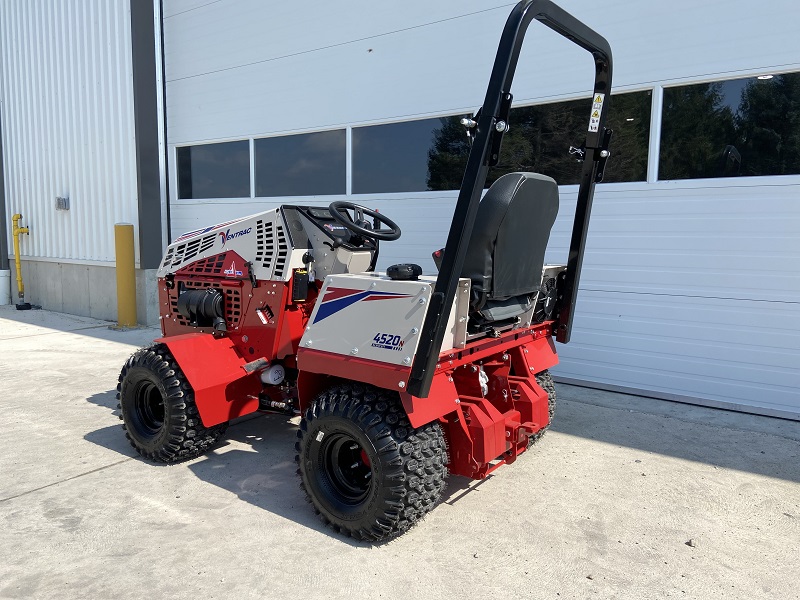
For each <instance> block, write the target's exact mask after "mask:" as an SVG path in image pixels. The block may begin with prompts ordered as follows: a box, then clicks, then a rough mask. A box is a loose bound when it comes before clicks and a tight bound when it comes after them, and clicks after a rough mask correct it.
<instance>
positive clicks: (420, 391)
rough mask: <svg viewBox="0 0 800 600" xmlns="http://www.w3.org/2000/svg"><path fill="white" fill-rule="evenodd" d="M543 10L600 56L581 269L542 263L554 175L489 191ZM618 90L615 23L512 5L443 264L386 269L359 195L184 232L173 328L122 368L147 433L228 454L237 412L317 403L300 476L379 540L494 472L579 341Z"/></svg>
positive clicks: (545, 403) (307, 412)
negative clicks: (519, 73)
mask: <svg viewBox="0 0 800 600" xmlns="http://www.w3.org/2000/svg"><path fill="white" fill-rule="evenodd" d="M534 19H536V20H538V21H541V22H542V23H544V24H545V25H547V26H548V27H550V28H551V29H553V30H555V31H556V32H558V33H560V34H561V35H563V36H565V37H566V38H568V39H569V40H571V41H573V42H574V43H576V44H577V45H579V46H580V47H582V48H584V49H586V50H587V51H589V52H590V53H591V55H592V57H593V58H594V65H595V82H594V91H593V95H592V108H591V113H590V114H587V115H586V117H587V120H586V139H585V143H584V145H583V146H582V147H581V148H580V149H572V151H573V153H575V154H576V155H577V156H578V157H579V158H580V159H582V160H583V168H582V175H581V180H580V188H579V191H578V197H577V204H576V212H575V220H574V226H573V231H572V238H571V242H570V247H569V255H568V257H567V261H566V265H545V264H544V255H545V247H546V246H547V243H548V237H549V235H550V229H551V226H552V225H553V222H554V220H555V218H556V214H557V212H558V204H559V191H558V187H557V185H556V182H555V181H554V180H553V179H551V178H549V177H547V176H545V175H539V174H536V173H510V174H507V175H504V176H502V177H500V178H499V179H497V180H496V181H495V182H494V183H493V184H492V185H491V187H490V188H489V189H488V191H486V193H485V195H484V194H483V189H484V183H485V181H486V179H487V172H488V170H489V168H490V167H491V166H493V165H495V164H497V162H498V157H499V155H500V144H501V141H502V139H503V135H504V133H505V132H507V131H508V130H509V126H510V125H509V113H510V109H511V100H512V96H511V93H510V90H511V82H512V79H513V76H514V72H515V69H516V66H517V59H518V57H519V54H520V47H521V45H522V40H523V37H524V35H525V31H526V30H527V28H528V25H529V23H530V22H531V21H532V20H534ZM610 92H611V50H610V48H609V45H608V43H607V42H606V40H605V39H604V38H603V37H601V36H600V35H598V34H597V33H595V32H594V31H592V30H591V29H589V28H588V27H587V26H585V25H584V24H582V23H581V22H579V21H578V20H577V19H575V18H574V17H573V16H571V15H570V14H568V13H566V12H565V11H563V10H562V9H560V8H559V7H557V6H556V5H554V4H553V3H551V2H549V1H547V0H525V1H523V2H520V3H519V4H518V5H517V6H516V7H515V8H514V9H513V11H512V12H511V15H510V17H509V18H508V21H507V23H506V25H505V29H504V31H503V33H502V37H501V40H500V45H499V49H498V52H497V56H496V58H495V62H494V67H493V70H492V73H491V78H490V81H489V86H488V90H487V93H486V98H485V100H484V103H483V105H482V107H481V108H480V110H479V111H478V112H477V113H476V114H475V115H474V117H473V118H465V119H464V120H463V121H462V123H463V124H464V126H465V128H466V132H467V135H468V136H469V137H470V139H471V140H472V148H471V153H470V155H469V159H468V162H467V166H466V170H465V173H464V177H463V182H462V185H461V189H460V193H459V195H458V200H457V203H456V205H455V209H454V216H453V220H452V223H451V225H450V231H449V234H448V237H447V244H446V246H445V247H444V248H443V249H441V250H437V251H435V252H434V253H433V256H434V262H435V263H436V265H437V267H438V276H426V275H423V274H422V269H421V268H420V267H419V266H418V265H415V264H408V263H406V264H395V265H392V266H389V267H388V268H387V269H386V271H385V272H376V271H375V267H376V262H377V259H378V250H379V244H380V243H381V242H389V241H392V240H396V239H397V238H399V237H400V229H399V227H398V226H397V225H396V224H395V223H394V222H392V221H391V220H390V219H389V217H388V216H385V215H384V214H382V213H379V212H377V211H374V210H371V209H369V208H366V207H364V206H359V205H356V204H352V203H350V202H334V203H332V204H331V205H330V207H329V208H320V207H315V206H297V205H288V204H285V205H282V206H280V207H278V208H275V209H273V210H268V211H265V212H262V213H259V214H256V215H253V216H250V217H246V218H242V219H237V220H235V221H231V222H228V223H222V224H219V225H215V226H212V227H208V228H206V229H201V230H199V231H193V232H191V233H187V234H185V235H183V236H181V237H179V238H178V239H176V240H175V241H174V242H173V243H172V244H171V245H170V246H169V247H168V248H167V251H166V254H165V256H164V259H163V261H162V263H161V267H160V269H159V271H158V289H159V304H160V315H161V328H162V332H163V337H161V338H160V339H158V340H156V341H155V343H154V345H152V346H150V347H148V348H144V349H141V350H139V351H138V352H136V353H135V354H134V355H133V356H131V357H130V358H129V359H128V361H127V362H126V364H125V365H124V367H123V369H122V373H121V374H120V377H119V385H118V388H117V389H118V399H119V403H120V409H121V418H122V419H123V421H124V425H123V427H124V429H125V431H126V434H127V436H128V438H129V440H130V442H131V443H132V445H133V447H134V448H135V449H136V450H137V451H138V452H139V453H140V454H141V455H143V456H145V457H147V458H149V459H152V460H155V461H161V462H168V463H169V462H175V461H180V460H184V459H190V458H194V457H197V456H199V455H200V454H202V453H204V452H206V451H207V450H209V449H210V448H212V447H213V446H214V445H215V444H216V443H217V441H218V440H219V438H220V436H222V434H223V433H224V431H225V429H226V427H227V425H228V423H229V422H230V421H231V420H232V419H236V418H238V417H241V416H243V415H247V414H250V413H254V412H256V411H265V412H281V413H285V414H288V415H301V418H300V425H299V429H298V432H297V443H296V451H297V462H298V474H299V477H300V480H301V486H302V488H303V489H304V490H305V493H306V494H307V496H308V498H309V499H310V501H311V503H312V504H313V507H314V508H315V510H316V511H318V513H319V514H320V515H321V517H322V519H323V520H324V521H325V522H327V523H329V524H330V525H331V526H332V527H333V528H334V529H335V530H337V531H340V532H342V533H344V534H347V535H351V536H353V537H355V538H358V539H363V540H369V541H378V540H384V539H387V538H391V537H393V536H396V535H398V534H400V533H402V532H404V531H406V530H407V529H408V528H409V527H410V526H411V525H412V524H413V523H414V522H416V521H417V520H419V519H420V518H421V517H423V516H424V515H425V514H426V513H427V512H428V511H430V510H431V509H432V508H433V507H434V506H435V505H436V504H437V502H438V501H439V500H440V499H441V497H442V492H443V490H444V487H445V480H446V478H447V476H448V474H449V473H451V474H456V475H461V476H465V477H470V478H474V479H482V478H485V477H486V476H487V474H489V473H491V472H492V471H493V470H494V469H497V468H498V467H499V466H501V465H503V464H508V463H512V462H514V461H515V460H516V459H517V457H518V456H519V455H520V454H522V453H523V452H525V451H526V449H528V448H529V446H530V445H531V443H533V442H534V441H536V440H537V439H538V438H539V437H540V436H542V434H543V433H544V432H545V430H546V429H547V427H548V425H549V424H550V421H551V419H552V418H553V410H554V408H555V389H554V387H553V381H552V379H551V377H550V374H549V372H548V369H550V368H551V367H553V366H554V365H556V363H557V362H558V359H557V356H556V349H555V345H554V341H558V342H561V343H567V342H568V341H569V339H570V331H571V327H572V320H573V315H574V309H575V301H576V292H577V289H578V278H579V274H580V270H581V263H582V258H583V252H584V244H585V240H586V234H587V228H588V224H589V214H590V210H591V205H592V197H593V193H594V186H595V183H596V182H597V181H600V179H601V178H602V175H603V168H604V166H605V163H606V159H607V158H608V156H609V152H608V145H609V140H610V137H611V131H610V130H607V129H606V128H605V126H604V123H605V116H606V113H607V105H608V98H609V94H610ZM511 126H513V124H512V125H511ZM482 195H483V198H481V196H482Z"/></svg>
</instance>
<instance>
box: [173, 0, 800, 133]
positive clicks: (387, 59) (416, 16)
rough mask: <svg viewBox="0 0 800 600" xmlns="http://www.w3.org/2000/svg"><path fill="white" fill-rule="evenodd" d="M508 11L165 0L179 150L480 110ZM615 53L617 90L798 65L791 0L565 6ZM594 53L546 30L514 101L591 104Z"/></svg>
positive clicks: (533, 40) (487, 5) (529, 53)
mask: <svg viewBox="0 0 800 600" xmlns="http://www.w3.org/2000/svg"><path fill="white" fill-rule="evenodd" d="M513 4H514V3H509V2H501V1H497V0H495V1H493V2H481V1H478V0H470V1H468V2H465V1H463V0H458V1H457V0H446V1H442V2H425V1H422V0H409V1H407V2H404V3H403V4H402V8H400V7H399V5H397V4H394V3H380V2H368V1H366V0H359V1H355V2H354V1H352V0H348V1H345V0H338V1H323V0H310V1H308V2H304V3H303V4H302V9H298V5H296V4H294V3H290V2H280V3H279V2H263V1H262V0H237V1H236V2H233V1H232V0H219V1H217V2H212V3H208V2H206V0H196V1H195V2H187V1H182V2H178V3H175V2H174V0H173V1H170V0H166V2H165V15H166V19H165V36H166V39H165V49H166V56H167V81H168V89H167V104H168V111H169V138H170V141H171V142H172V143H178V144H183V143H191V142H197V141H203V140H212V139H218V138H230V137H238V136H248V135H265V134H270V133H275V132H285V131H295V130H300V129H315V128H324V127H330V126H334V125H342V124H357V123H364V122H370V121H378V120H386V119H402V118H406V117H409V116H414V115H433V114H443V113H450V112H457V111H461V110H464V109H473V108H477V106H479V105H480V103H481V101H482V99H483V94H484V92H485V86H486V82H487V79H488V74H489V71H490V69H491V64H492V60H493V58H494V53H495V51H496V48H497V42H498V40H499V37H500V33H501V31H502V27H503V23H504V22H505V19H506V17H507V16H508V13H509V11H510V9H511V6H513ZM561 4H562V5H563V6H564V7H565V8H566V9H568V10H570V11H571V12H573V13H574V14H575V15H576V16H578V17H579V18H582V19H584V20H585V21H586V22H587V23H589V24H591V25H592V26H593V27H595V28H596V29H597V30H598V31H600V32H602V33H603V34H604V35H605V36H606V37H607V38H608V39H609V41H610V42H611V45H612V48H613V49H614V52H615V57H616V59H617V60H616V61H615V86H616V88H617V89H622V88H636V87H642V86H649V85H652V84H653V83H654V82H672V81H683V80H686V79H698V78H700V79H702V78H706V77H709V76H716V75H717V74H720V73H724V74H727V75H731V74H743V73H749V72H753V71H754V70H763V69H783V70H787V69H793V68H798V67H800V56H799V55H798V52H797V50H796V45H795V44H792V43H789V40H793V39H794V36H795V29H796V25H797V23H798V22H800V4H798V3H797V2H795V0H771V1H769V2H762V3H760V4H759V5H758V8H757V9H754V8H753V6H752V4H750V3H746V2H722V1H712V2H703V3H698V2H694V1H691V0H677V1H676V2H671V3H668V4H665V3H659V2H631V1H630V0H610V1H608V2H594V1H592V0H562V2H561ZM591 80H592V64H591V59H590V58H589V57H588V55H587V54H586V53H585V52H584V51H582V50H580V49H578V48H576V47H575V46H574V45H573V44H571V43H569V42H567V41H565V40H563V39H561V38H560V36H558V35H556V34H555V33H552V32H550V31H549V30H547V29H546V28H545V27H543V26H541V25H539V24H538V23H533V24H532V25H531V30H530V34H529V36H528V38H527V39H526V42H525V47H524V50H523V56H522V57H521V58H520V62H519V70H518V75H517V78H516V80H515V82H514V90H513V91H514V94H515V97H516V99H517V100H518V101H532V100H541V99H544V98H552V97H561V96H575V95H582V94H588V93H590V86H591Z"/></svg>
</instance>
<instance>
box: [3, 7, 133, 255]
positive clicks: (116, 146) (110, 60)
mask: <svg viewBox="0 0 800 600" xmlns="http://www.w3.org/2000/svg"><path fill="white" fill-rule="evenodd" d="M131 68H132V67H131V32H130V14H129V3H128V0H114V1H106V0H41V1H36V2H30V1H29V0H4V1H3V2H2V3H0V73H1V75H0V81H1V82H2V83H0V86H2V87H1V88H0V117H1V118H2V131H3V150H4V154H5V184H6V205H7V212H8V222H9V228H10V224H11V214H13V213H15V212H20V213H22V214H23V216H24V222H25V224H27V225H29V226H30V228H31V234H30V236H28V237H24V238H23V241H22V252H21V253H22V255H23V257H24V258H25V257H30V258H52V259H61V260H67V261H69V260H87V261H101V262H102V261H112V260H114V232H113V226H114V223H116V222H123V221H124V222H130V223H136V222H137V203H136V159H135V153H134V143H135V137H134V123H133V90H132V72H131ZM56 196H68V197H69V199H70V210H69V211H56V210H55V198H56ZM9 246H10V244H9Z"/></svg>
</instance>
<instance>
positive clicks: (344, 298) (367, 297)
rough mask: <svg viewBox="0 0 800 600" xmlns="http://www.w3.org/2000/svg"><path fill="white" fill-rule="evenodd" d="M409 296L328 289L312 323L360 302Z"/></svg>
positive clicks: (408, 296) (409, 295)
mask: <svg viewBox="0 0 800 600" xmlns="http://www.w3.org/2000/svg"><path fill="white" fill-rule="evenodd" d="M410 297H411V294H396V293H394V292H375V291H372V290H351V289H347V288H337V287H329V288H328V289H327V290H325V296H324V297H323V298H322V304H320V307H319V309H318V310H317V316H316V317H314V323H316V322H317V321H322V319H327V318H328V317H330V316H331V315H333V314H336V313H337V312H339V311H340V310H344V309H345V308H347V307H348V306H351V305H353V304H355V303H356V302H360V301H361V300H363V301H364V302H370V301H372V300H396V299H397V298H410Z"/></svg>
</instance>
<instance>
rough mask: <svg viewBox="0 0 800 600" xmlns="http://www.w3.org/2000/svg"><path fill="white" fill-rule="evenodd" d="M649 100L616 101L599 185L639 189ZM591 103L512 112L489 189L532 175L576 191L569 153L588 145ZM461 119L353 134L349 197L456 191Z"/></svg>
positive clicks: (642, 95) (626, 97)
mask: <svg viewBox="0 0 800 600" xmlns="http://www.w3.org/2000/svg"><path fill="white" fill-rule="evenodd" d="M650 105H651V92H649V91H648V92H636V93H630V94H618V95H614V96H612V98H611V101H610V108H609V110H610V112H609V114H608V121H607V126H608V127H610V128H612V129H613V130H614V137H613V138H612V142H611V152H612V159H611V160H610V161H609V163H608V167H607V168H606V173H605V181H610V182H614V181H644V180H645V179H646V177H647V149H648V141H649V137H650ZM590 107H591V99H589V98H587V99H586V100H576V101H573V102H558V103H554V104H545V105H540V106H527V107H521V108H514V109H512V111H511V117H510V119H509V120H510V122H511V129H510V130H509V132H508V133H507V134H506V135H505V137H504V138H503V146H502V151H501V153H500V164H499V165H498V166H497V167H494V168H492V169H491V170H490V171H489V177H488V178H487V180H486V185H487V187H488V186H489V185H491V184H492V182H494V181H495V180H496V179H497V178H498V177H500V176H501V175H505V174H506V173H513V172H514V171H535V172H538V173H543V174H545V175H549V176H550V177H553V178H554V179H555V180H556V181H557V182H558V183H560V184H571V183H578V182H579V180H580V172H581V163H579V162H578V161H576V160H575V159H574V158H573V157H572V156H570V155H569V147H570V146H571V145H572V146H580V145H581V144H582V143H583V141H584V139H585V138H586V130H587V128H588V123H589V109H590ZM461 118H462V117H461V116H460V115H459V116H452V117H444V118H441V119H425V120H421V121H409V122H405V123H395V124H392V125H378V126H374V127H360V128H356V129H354V130H353V193H356V194H358V193H380V192H419V191H425V190H454V189H458V188H459V187H461V179H462V177H463V175H464V168H465V167H466V164H467V157H468V156H469V150H470V145H469V141H468V140H467V137H466V135H465V132H464V127H463V126H462V125H461V122H460V121H461Z"/></svg>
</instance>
